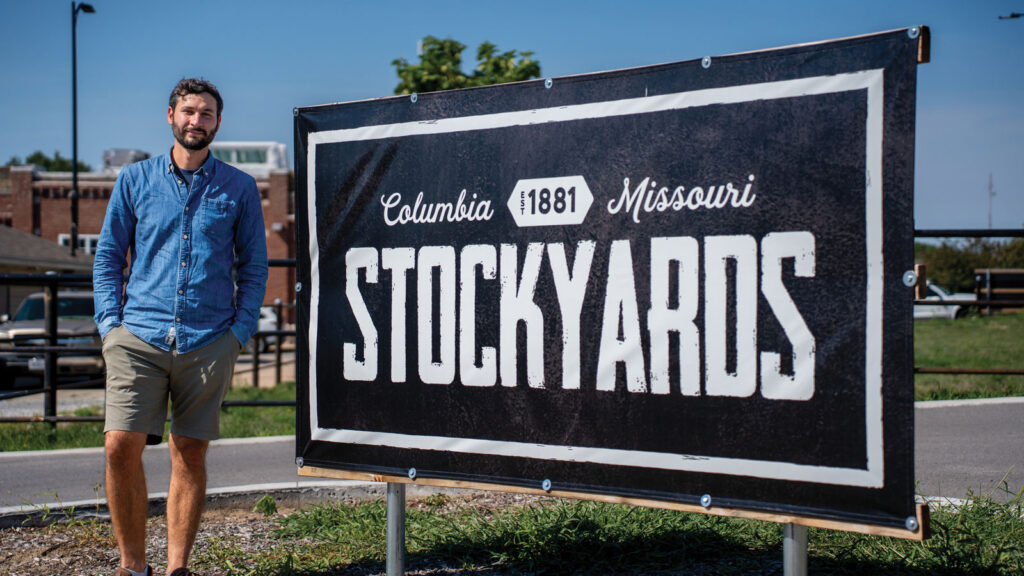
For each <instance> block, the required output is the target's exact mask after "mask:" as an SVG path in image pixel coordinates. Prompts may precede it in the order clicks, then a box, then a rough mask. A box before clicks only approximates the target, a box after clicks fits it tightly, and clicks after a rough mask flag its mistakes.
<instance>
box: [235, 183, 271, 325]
mask: <svg viewBox="0 0 1024 576" xmlns="http://www.w3.org/2000/svg"><path fill="white" fill-rule="evenodd" d="M246 187H247V190H246V193H245V194H243V195H242V210H241V217H240V219H239V222H238V227H237V229H236V230H235V264H236V266H237V267H238V284H237V285H236V287H235V288H236V289H235V321H234V324H232V326H231V330H232V331H233V332H234V333H235V337H236V338H238V342H239V343H240V344H243V345H244V344H245V343H246V342H247V341H248V340H249V338H251V337H252V335H253V334H255V333H256V329H257V327H258V324H259V318H260V306H262V305H263V296H264V294H265V293H266V291H267V239H266V232H265V229H264V224H263V208H262V206H261V205H260V194H259V191H258V190H257V189H256V183H255V182H254V181H253V180H251V179H248V181H247V184H246Z"/></svg>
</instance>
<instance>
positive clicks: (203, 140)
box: [171, 126, 219, 152]
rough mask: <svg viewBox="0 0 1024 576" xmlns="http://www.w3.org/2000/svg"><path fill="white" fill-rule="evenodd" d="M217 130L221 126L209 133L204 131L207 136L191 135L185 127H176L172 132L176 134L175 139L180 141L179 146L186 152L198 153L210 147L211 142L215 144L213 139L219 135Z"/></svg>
mask: <svg viewBox="0 0 1024 576" xmlns="http://www.w3.org/2000/svg"><path fill="white" fill-rule="evenodd" d="M217 128H219V126H218V127H215V128H214V129H213V130H210V131H209V132H207V131H205V130H203V132H205V134H206V135H205V136H194V135H191V134H189V133H188V129H187V127H185V126H174V129H173V130H171V131H172V132H174V139H175V140H177V141H178V144H181V145H182V147H184V148H185V149H186V150H191V151H192V152H196V151H198V150H202V149H203V148H206V147H207V146H209V145H210V142H213V137H214V136H216V135H217Z"/></svg>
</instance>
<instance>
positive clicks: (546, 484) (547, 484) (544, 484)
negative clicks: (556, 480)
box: [540, 478, 551, 492]
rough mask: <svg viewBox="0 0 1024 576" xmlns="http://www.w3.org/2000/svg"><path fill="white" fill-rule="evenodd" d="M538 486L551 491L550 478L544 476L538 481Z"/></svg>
mask: <svg viewBox="0 0 1024 576" xmlns="http://www.w3.org/2000/svg"><path fill="white" fill-rule="evenodd" d="M540 488H541V490H543V491H545V492H551V480H548V479H547V478H545V479H544V481H543V482H541V483H540Z"/></svg>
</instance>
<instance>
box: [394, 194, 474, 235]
mask: <svg viewBox="0 0 1024 576" xmlns="http://www.w3.org/2000/svg"><path fill="white" fill-rule="evenodd" d="M380 203H381V205H382V206H384V223H385V224H387V225H388V226H395V225H396V224H408V223H410V222H412V223H413V224H435V223H438V222H461V221H463V220H469V221H471V222H472V221H475V220H490V219H491V218H492V217H493V216H494V210H493V209H492V208H491V201H490V200H482V201H480V202H477V201H476V193H475V192H474V193H473V198H472V199H470V201H469V204H466V189H465V188H463V189H462V192H459V198H458V200H456V201H455V203H454V204H452V203H451V202H423V192H420V193H419V194H417V195H416V201H415V202H413V203H412V205H409V204H402V195H401V194H400V193H398V192H395V193H393V194H391V195H390V196H387V197H383V196H382V197H381V199H380Z"/></svg>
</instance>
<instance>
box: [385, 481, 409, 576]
mask: <svg viewBox="0 0 1024 576" xmlns="http://www.w3.org/2000/svg"><path fill="white" fill-rule="evenodd" d="M387 554H388V559H387V574H388V576H401V575H402V574H405V484H398V483H396V482H388V542H387Z"/></svg>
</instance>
